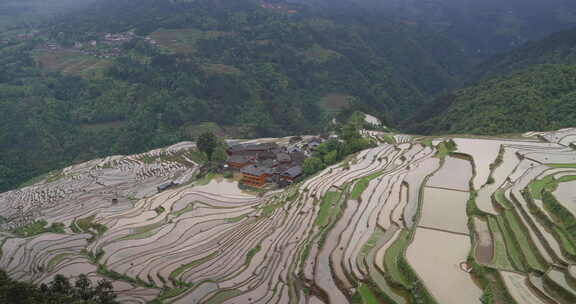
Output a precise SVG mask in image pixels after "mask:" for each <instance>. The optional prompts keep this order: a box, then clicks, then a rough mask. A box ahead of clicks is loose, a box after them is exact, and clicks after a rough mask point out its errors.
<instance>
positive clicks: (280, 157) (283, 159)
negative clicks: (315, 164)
mask: <svg viewBox="0 0 576 304" xmlns="http://www.w3.org/2000/svg"><path fill="white" fill-rule="evenodd" d="M276 159H277V160H278V161H279V162H289V161H292V158H291V157H290V155H288V154H286V153H278V154H276Z"/></svg>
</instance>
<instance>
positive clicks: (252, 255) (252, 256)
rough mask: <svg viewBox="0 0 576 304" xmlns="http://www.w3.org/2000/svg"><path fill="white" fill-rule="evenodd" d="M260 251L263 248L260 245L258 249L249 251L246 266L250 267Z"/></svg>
mask: <svg viewBox="0 0 576 304" xmlns="http://www.w3.org/2000/svg"><path fill="white" fill-rule="evenodd" d="M260 250H262V246H261V245H260V244H258V245H257V246H256V247H254V248H252V249H250V250H248V253H246V261H245V262H244V264H246V265H250V262H251V261H252V259H253V258H254V256H255V255H256V254H257V253H258V252H259V251H260Z"/></svg>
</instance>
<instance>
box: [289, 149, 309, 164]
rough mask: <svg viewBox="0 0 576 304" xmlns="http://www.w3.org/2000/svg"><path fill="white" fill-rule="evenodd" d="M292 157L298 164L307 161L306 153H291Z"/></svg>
mask: <svg viewBox="0 0 576 304" xmlns="http://www.w3.org/2000/svg"><path fill="white" fill-rule="evenodd" d="M290 157H291V158H292V161H294V162H297V163H304V160H306V154H304V152H294V153H290Z"/></svg>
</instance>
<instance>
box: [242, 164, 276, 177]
mask: <svg viewBox="0 0 576 304" xmlns="http://www.w3.org/2000/svg"><path fill="white" fill-rule="evenodd" d="M240 172H242V173H243V174H249V175H254V176H262V175H264V174H272V170H271V169H270V168H267V167H261V166H258V165H250V166H247V167H244V168H242V169H241V170H240Z"/></svg>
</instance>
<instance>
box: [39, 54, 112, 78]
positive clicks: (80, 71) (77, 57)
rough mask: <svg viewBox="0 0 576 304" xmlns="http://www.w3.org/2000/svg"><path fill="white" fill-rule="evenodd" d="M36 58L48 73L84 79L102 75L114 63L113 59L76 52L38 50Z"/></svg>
mask: <svg viewBox="0 0 576 304" xmlns="http://www.w3.org/2000/svg"><path fill="white" fill-rule="evenodd" d="M34 58H35V60H36V61H37V62H38V63H39V64H40V65H41V67H42V68H44V69H46V70H48V71H52V72H54V71H60V72H62V73H64V74H73V75H78V76H83V77H96V76H98V75H101V74H102V73H103V72H104V71H105V70H106V69H107V68H108V67H109V66H110V64H111V63H112V60H111V59H106V58H98V57H95V56H90V55H85V54H82V53H81V52H79V51H75V50H56V51H52V50H38V51H36V53H35V57H34Z"/></svg>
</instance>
